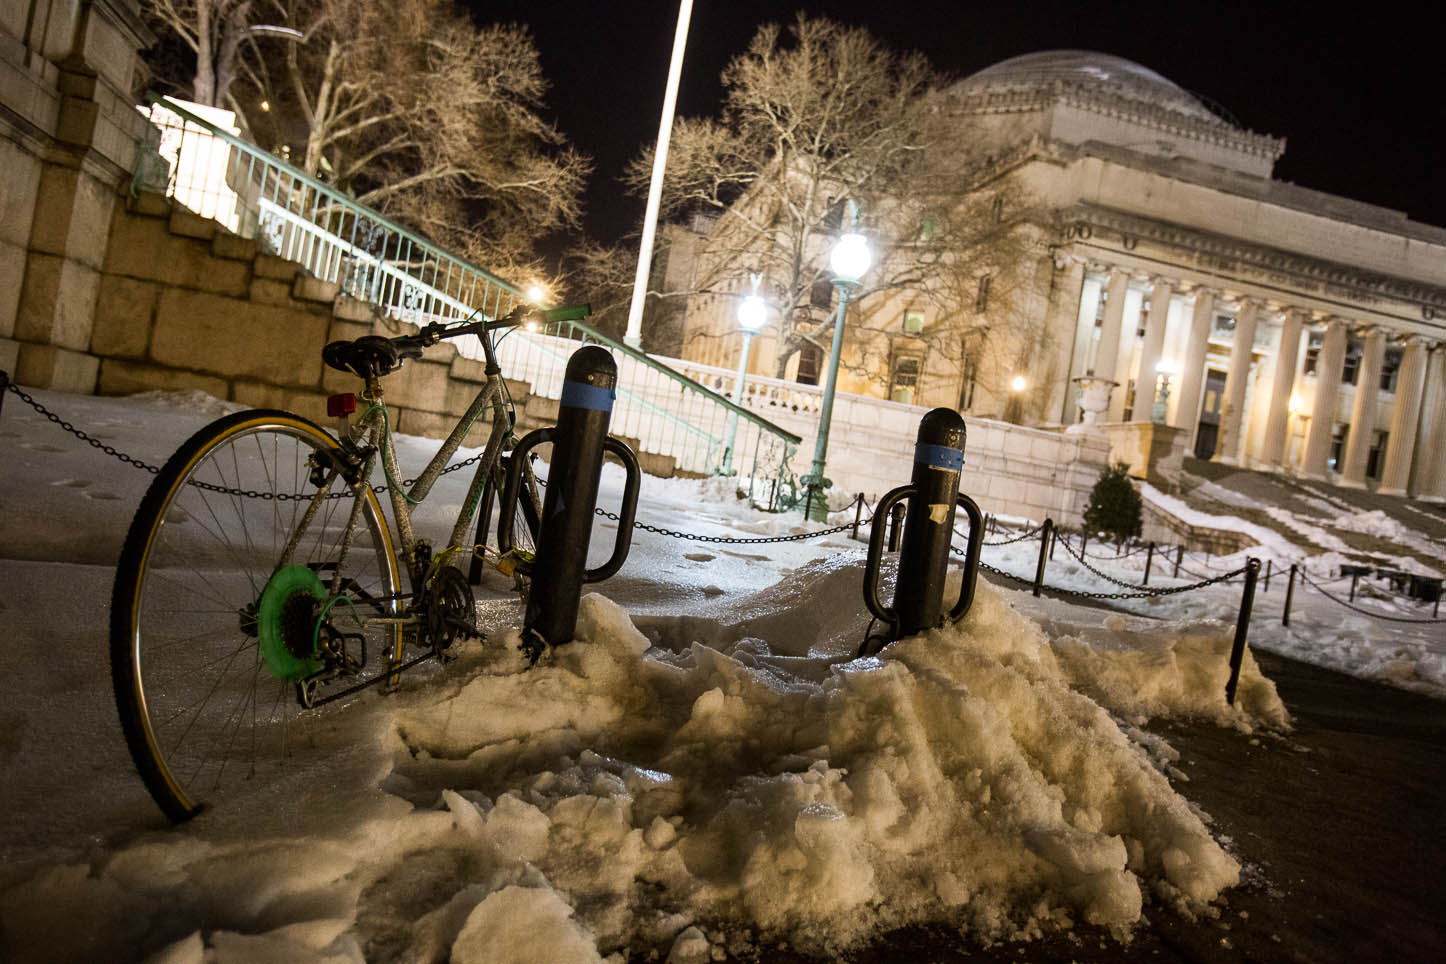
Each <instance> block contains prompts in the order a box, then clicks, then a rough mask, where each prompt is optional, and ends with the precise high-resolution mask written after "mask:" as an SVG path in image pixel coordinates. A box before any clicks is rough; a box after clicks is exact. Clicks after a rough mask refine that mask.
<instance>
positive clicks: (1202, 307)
mask: <svg viewBox="0 0 1446 964" xmlns="http://www.w3.org/2000/svg"><path fill="white" fill-rule="evenodd" d="M1219 294H1220V292H1218V291H1216V290H1214V289H1212V288H1205V287H1199V288H1196V289H1195V313H1194V314H1193V315H1191V317H1190V340H1189V341H1188V342H1187V343H1186V345H1185V361H1184V362H1183V364H1182V367H1181V369H1180V395H1179V399H1180V400H1179V401H1178V402H1176V403H1175V406H1176V407H1175V426H1176V427H1177V428H1183V429H1184V430H1185V447H1186V449H1189V447H1190V446H1192V445H1194V444H1195V432H1196V431H1197V430H1198V429H1199V428H1200V389H1201V387H1202V386H1203V385H1204V382H1205V353H1206V352H1207V351H1209V349H1210V324H1211V321H1212V319H1213V318H1214V316H1215V299H1216V297H1217V296H1218V295H1219Z"/></svg>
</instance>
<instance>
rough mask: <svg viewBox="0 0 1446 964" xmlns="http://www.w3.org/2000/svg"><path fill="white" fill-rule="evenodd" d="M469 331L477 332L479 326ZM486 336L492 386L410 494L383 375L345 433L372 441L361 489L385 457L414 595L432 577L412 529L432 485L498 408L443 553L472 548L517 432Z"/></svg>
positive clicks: (347, 541)
mask: <svg viewBox="0 0 1446 964" xmlns="http://www.w3.org/2000/svg"><path fill="white" fill-rule="evenodd" d="M467 327H468V328H475V327H476V326H467ZM471 333H477V332H475V331H468V330H463V328H462V327H460V326H459V327H458V328H457V329H455V330H453V331H451V332H446V333H444V334H443V336H442V337H456V336H458V335H462V334H471ZM480 335H481V337H480V338H479V341H481V342H482V346H483V352H484V354H485V356H486V360H487V366H486V373H487V382H486V384H484V385H483V386H482V388H481V389H479V390H478V392H477V395H476V397H475V398H473V399H472V403H471V404H470V405H469V406H468V407H467V410H466V412H464V413H463V415H462V417H461V418H460V419H459V420H458V422H457V424H456V425H455V426H454V427H453V428H452V431H451V432H450V433H449V434H448V435H447V437H446V439H444V440H443V442H442V445H441V447H440V448H438V449H437V452H436V454H434V455H433V456H432V459H431V461H429V462H428V463H427V465H426V467H425V468H424V469H423V470H422V473H421V474H420V475H419V476H417V479H416V481H415V482H413V483H412V487H411V489H410V490H403V489H402V487H401V484H400V482H399V481H398V480H399V479H400V478H401V471H400V469H399V468H398V465H397V457H396V450H395V448H394V447H393V446H392V445H391V444H390V439H389V435H390V427H389V425H388V421H387V416H386V409H385V406H384V404H383V400H384V397H385V392H384V390H383V389H382V385H381V377H379V376H375V375H373V376H368V377H367V378H366V380H365V386H364V388H363V390H362V392H361V395H360V398H361V399H362V401H364V402H365V403H366V405H367V407H366V409H365V410H364V411H363V412H362V414H361V416H360V417H358V418H357V419H356V421H355V422H353V423H351V424H350V425H349V426H347V428H346V430H345V431H344V432H342V433H341V441H342V444H343V446H344V447H345V446H356V445H357V444H358V443H360V442H361V441H362V440H363V439H365V440H366V442H367V443H368V453H367V456H366V458H365V460H364V461H363V462H362V464H361V469H360V472H359V473H358V475H357V481H356V483H355V485H358V486H360V485H367V484H369V480H370V478H371V472H372V468H373V466H374V465H375V459H376V457H377V454H378V453H381V458H382V465H383V469H384V471H385V474H386V477H387V481H388V486H387V494H388V496H389V498H390V500H391V505H392V515H393V517H394V518H395V520H396V521H395V525H396V531H397V537H398V542H399V545H397V546H395V547H394V553H395V554H396V555H397V556H398V557H399V558H400V560H402V561H403V562H404V563H405V568H406V569H407V572H408V574H409V576H410V578H411V582H412V592H413V593H416V592H419V591H420V589H421V584H422V582H423V581H424V579H425V576H426V573H425V572H424V571H419V570H418V567H417V565H416V563H417V555H416V549H417V545H418V541H417V536H416V531H415V530H414V528H413V527H412V513H413V512H414V511H415V507H416V506H418V505H420V504H421V503H422V502H423V501H425V499H426V498H427V495H428V494H429V493H430V492H431V490H432V486H433V485H434V484H435V483H436V481H437V479H438V478H440V477H441V475H442V471H443V469H444V468H445V467H446V465H447V462H448V460H449V459H451V457H452V456H453V455H454V454H455V453H456V451H457V449H458V448H459V447H460V446H461V444H462V440H463V439H464V438H465V437H466V435H467V433H468V432H469V431H470V430H471V429H472V426H473V425H475V424H476V423H477V420H478V419H480V418H481V417H482V415H483V413H484V412H485V411H486V410H487V408H488V407H489V406H490V407H491V409H492V430H491V433H490V434H489V435H488V438H487V444H486V447H485V448H484V449H483V452H482V455H481V457H480V460H479V461H478V464H477V471H476V472H474V473H473V476H472V482H471V485H470V486H469V487H468V489H467V495H466V498H464V499H463V501H462V506H461V509H460V510H459V511H458V513H457V520H456V522H455V524H454V525H453V527H452V532H451V535H450V536H449V538H448V540H447V545H446V547H445V548H444V550H443V551H444V552H447V551H450V550H454V549H456V548H460V547H461V546H463V545H465V544H467V542H466V541H465V540H466V536H467V530H468V528H469V527H470V526H471V524H472V520H473V519H474V518H475V516H476V513H477V508H478V503H479V502H480V501H481V497H482V492H483V489H484V487H485V485H486V483H487V478H488V475H489V474H490V473H491V471H492V469H493V466H494V465H495V464H496V463H497V460H498V458H499V457H500V455H501V451H502V446H503V445H504V444H505V443H506V441H507V438H508V436H509V435H511V432H512V424H511V418H510V416H509V414H508V412H507V406H506V404H505V401H504V397H505V391H506V390H505V386H504V385H503V383H502V369H501V366H500V365H498V363H497V357H496V354H495V353H494V351H493V348H492V341H491V338H490V337H488V335H487V332H486V330H485V326H484V327H483V330H482V331H481V332H480ZM333 478H334V476H333ZM330 481H331V480H330V479H329V480H328V482H327V484H326V485H323V486H322V487H321V488H320V489H319V490H318V491H317V493H316V494H315V496H314V497H313V499H312V502H311V505H309V506H308V507H307V510H306V514H305V516H304V518H303V520H302V523H301V525H299V526H298V527H297V532H298V534H299V533H300V532H302V531H304V530H305V529H306V528H307V527H308V525H309V524H310V522H311V518H312V516H313V515H314V514H315V513H316V511H317V508H318V507H319V506H320V505H321V503H322V502H323V501H324V500H325V499H326V498H328V496H329V490H330V488H331V486H330ZM529 497H532V498H534V499H535V497H536V492H535V490H534V491H533V492H531V493H530V494H529ZM361 502H362V500H361V499H360V498H357V499H356V500H355V502H354V504H353V506H352V510H351V515H350V517H349V518H348V520H347V528H346V533H345V535H344V536H343V540H342V545H341V550H340V556H341V557H342V558H343V559H344V558H345V557H346V554H347V552H348V551H349V549H350V548H351V534H352V532H353V531H354V530H355V527H356V524H357V522H358V521H359V519H360V514H361ZM296 538H297V536H293V540H295V539H296ZM295 548H296V547H295V544H294V541H293V542H292V543H289V544H288V545H287V546H286V547H285V549H284V550H283V552H282V564H284V563H285V561H286V560H287V559H288V558H289V557H290V556H291V553H292V552H293V551H294V549H295ZM336 578H337V579H338V580H339V579H340V578H341V567H340V566H338V571H337V577H336ZM339 591H340V587H339V586H337V585H334V586H332V587H331V592H332V593H333V594H335V593H337V592H339Z"/></svg>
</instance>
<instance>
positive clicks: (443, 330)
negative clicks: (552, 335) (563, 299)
mask: <svg viewBox="0 0 1446 964" xmlns="http://www.w3.org/2000/svg"><path fill="white" fill-rule="evenodd" d="M590 314H592V306H591V305H587V304H581V305H564V306H562V307H560V308H540V307H538V306H537V305H518V306H517V307H516V308H513V309H512V310H511V311H509V312H508V313H507V314H505V315H503V316H502V317H501V318H494V319H492V320H491V321H488V320H486V319H483V320H482V321H474V322H470V323H467V324H462V325H450V326H449V325H444V324H439V323H437V322H433V323H431V324H429V325H424V326H422V329H421V330H420V331H418V332H417V333H416V334H415V335H402V336H401V337H398V338H393V339H392V340H391V341H392V344H393V345H396V346H397V351H398V352H399V353H400V354H401V355H403V356H408V355H411V356H412V357H420V354H421V350H422V349H423V348H430V347H431V346H432V345H435V344H437V342H439V341H441V340H442V339H443V338H459V337H461V336H462V335H480V334H483V333H484V332H488V331H494V330H496V329H498V328H515V327H516V326H517V325H520V324H524V323H526V322H530V321H531V322H537V323H539V324H551V323H553V322H558V321H580V320H581V319H583V318H586V317H587V316H588V315H590ZM414 352H415V354H413V353H414Z"/></svg>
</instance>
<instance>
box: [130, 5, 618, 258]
mask: <svg viewBox="0 0 1446 964" xmlns="http://www.w3.org/2000/svg"><path fill="white" fill-rule="evenodd" d="M149 2H150V3H151V4H152V6H153V12H154V13H155V14H156V15H157V16H159V17H161V18H162V19H163V20H164V22H165V23H166V24H168V25H169V26H170V27H171V28H172V29H173V30H175V31H176V32H177V33H178V34H179V35H181V36H183V37H194V38H199V37H201V36H202V35H203V34H204V33H205V30H203V27H209V28H210V29H211V33H212V34H215V33H216V32H217V30H218V29H220V28H217V27H216V24H217V19H216V18H217V17H218V16H221V15H223V14H224V16H225V18H227V19H225V24H226V27H225V29H222V30H220V35H221V37H222V39H223V41H224V43H225V44H228V45H230V49H231V50H232V55H231V57H230V59H229V60H227V61H226V63H227V65H228V66H227V70H226V72H225V73H224V75H223V74H220V73H217V72H216V70H212V71H211V76H213V77H214V84H215V87H214V88H213V89H211V93H212V98H211V100H210V101H209V102H213V103H214V102H218V101H220V100H221V99H222V98H223V97H225V98H226V100H227V103H228V105H229V106H231V107H233V109H236V110H237V111H238V114H239V115H240V116H241V118H242V121H243V124H244V126H245V127H246V128H247V130H248V132H249V133H250V134H251V136H252V137H254V138H255V139H256V140H257V141H258V142H260V143H261V144H262V145H263V146H264V147H267V148H268V149H271V150H273V151H276V152H277V153H280V154H282V155H284V156H286V157H287V158H289V159H290V160H291V162H292V163H294V164H296V165H298V166H299V167H301V168H302V169H303V170H304V171H305V172H306V173H308V174H311V175H313V176H315V177H317V178H319V179H322V180H325V181H328V182H330V183H332V184H334V185H336V186H337V187H339V188H341V189H342V190H345V191H347V192H350V193H352V194H353V195H355V196H356V197H357V199H358V200H360V201H361V202H362V203H363V204H367V205H369V206H371V207H374V208H376V209H378V210H380V211H381V212H382V213H384V214H386V215H388V216H390V217H393V218H395V219H396V220H399V221H401V222H403V223H405V224H407V225H408V226H410V227H412V228H414V229H416V230H418V231H420V232H422V233H424V234H426V235H427V236H428V237H430V238H431V239H432V240H434V241H436V242H437V243H438V244H441V245H443V246H444V247H448V248H450V249H451V250H453V251H455V252H457V253H459V254H461V255H463V256H465V257H468V258H470V259H472V260H474V261H477V262H479V263H481V264H483V265H485V266H486V267H488V268H489V269H490V270H492V271H494V272H497V273H501V274H504V275H508V274H515V273H519V272H522V271H524V270H531V269H533V268H534V267H535V266H536V259H537V248H536V246H537V244H538V242H539V241H540V240H542V239H543V238H544V237H546V236H547V234H548V233H549V232H552V231H554V230H559V229H566V228H573V227H576V226H577V225H578V223H579V221H580V218H581V193H582V189H583V186H584V182H585V180H586V178H587V176H588V174H589V172H590V169H591V164H590V162H589V160H588V159H587V158H586V157H584V156H583V155H581V154H579V153H578V152H577V151H575V150H573V149H572V148H570V147H569V146H568V145H567V143H566V140H565V138H564V137H563V135H562V134H561V133H560V132H558V131H557V129H556V128H555V127H554V126H553V125H552V124H550V123H549V122H548V121H546V120H545V119H544V118H543V117H542V111H543V109H544V104H543V97H544V95H545V94H546V92H547V82H546V80H545V78H544V77H543V75H542V70H541V65H540V62H539V59H538V54H537V49H536V46H535V45H534V44H533V42H532V38H531V35H530V34H529V33H528V31H527V30H526V28H524V27H520V26H515V25H491V26H486V27H478V26H477V25H475V24H474V23H473V22H472V21H471V19H470V18H469V17H468V16H467V14H466V13H465V12H464V11H463V10H461V9H460V8H459V7H458V6H457V5H456V4H455V3H454V2H453V0H149ZM263 21H264V22H263ZM212 46H213V47H214V44H213V45H212ZM192 49H194V50H196V51H197V72H196V82H195V88H196V90H197V91H198V92H199V91H201V90H202V89H203V88H202V79H203V71H202V69H201V65H202V61H203V58H202V55H201V52H202V51H204V50H210V49H212V47H207V46H206V45H205V44H199V45H198V44H192ZM223 84H224V86H223Z"/></svg>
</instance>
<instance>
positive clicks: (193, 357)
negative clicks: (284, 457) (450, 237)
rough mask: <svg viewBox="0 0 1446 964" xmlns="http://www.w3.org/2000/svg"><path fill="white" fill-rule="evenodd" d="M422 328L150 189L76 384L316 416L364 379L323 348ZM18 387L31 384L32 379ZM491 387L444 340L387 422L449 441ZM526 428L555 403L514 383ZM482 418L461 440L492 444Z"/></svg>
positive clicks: (114, 245)
mask: <svg viewBox="0 0 1446 964" xmlns="http://www.w3.org/2000/svg"><path fill="white" fill-rule="evenodd" d="M413 330H415V328H414V327H413V326H410V325H406V324H404V323H401V322H397V321H395V320H394V319H391V318H388V317H384V316H380V315H378V314H377V313H376V311H375V310H374V309H373V308H372V307H371V306H370V305H368V304H366V303H365V302H362V301H359V300H357V299H355V298H352V297H350V296H348V295H346V294H343V293H342V292H341V290H340V288H339V286H338V285H336V284H335V283H333V282H329V281H323V280H321V279H318V278H315V277H311V276H310V275H308V274H307V273H306V272H305V271H304V270H303V269H302V267H301V266H300V265H298V264H295V263H293V262H290V261H286V260H284V259H281V258H278V257H276V256H274V255H271V254H268V253H267V252H266V251H265V250H263V249H262V247H261V246H260V245H259V243H258V242H257V241H255V240H253V239H249V238H242V237H238V236H236V235H234V234H232V233H230V232H229V231H227V230H226V229H225V228H224V227H223V226H222V225H220V224H219V223H218V222H216V221H213V220H210V219H207V218H203V217H201V216H200V215H198V214H195V213H194V212H192V211H190V210H189V209H187V208H186V207H184V206H182V205H180V204H178V203H175V202H173V201H172V200H171V199H170V198H168V197H166V196H165V195H162V194H156V193H147V192H142V193H140V194H138V195H136V196H135V197H132V198H130V199H129V200H128V201H127V203H126V204H125V205H124V206H122V205H117V209H116V212H115V214H114V216H113V219H112V225H111V234H110V242H109V244H108V246H107V250H106V254H105V259H104V264H103V268H102V270H101V277H100V281H99V293H98V297H97V300H96V307H95V320H94V325H93V326H92V331H91V336H90V342H89V346H88V350H87V351H84V352H71V353H70V355H71V356H73V357H71V358H69V359H68V364H69V365H70V366H71V367H72V368H74V369H75V371H74V372H72V375H73V376H74V377H73V378H71V379H70V380H71V381H72V382H74V387H75V389H76V390H79V391H84V392H94V393H97V394H103V395H122V394H131V393H134V392H140V391H147V390H151V389H182V388H184V389H201V390H202V391H205V392H207V393H208V394H210V395H214V396H216V397H217V398H222V399H226V400H229V401H234V402H239V403H241V404H243V405H248V406H255V407H265V408H284V409H287V410H289V411H294V412H296V413H297V414H300V415H304V416H306V417H308V418H312V419H315V420H318V421H321V420H324V419H325V418H326V399H327V397H328V396H329V395H332V394H334V393H337V392H345V391H355V390H356V388H357V383H356V379H354V378H351V377H349V376H347V375H344V374H342V373H340V372H336V371H332V370H331V369H329V368H326V367H325V366H324V365H323V364H322V362H321V349H322V346H323V345H325V344H326V343H327V342H328V341H332V340H335V339H342V338H348V339H349V338H358V337H361V336H362V335H366V334H371V333H373V332H375V333H378V334H401V333H403V332H406V331H413ZM17 380H18V381H21V382H22V383H23V382H24V381H25V373H24V371H23V370H22V371H20V372H17ZM485 382H486V372H485V370H484V365H483V363H482V362H480V361H476V360H474V359H470V358H465V357H463V356H461V355H460V354H458V352H457V349H456V347H455V346H453V345H451V344H442V345H438V346H436V347H435V348H433V349H431V350H429V351H428V353H427V357H425V358H423V359H421V360H418V361H412V362H409V363H408V364H407V365H406V366H405V367H404V368H403V369H402V370H401V371H399V372H397V373H396V374H395V375H393V376H392V377H390V378H389V379H388V380H387V383H386V388H387V403H388V406H389V407H390V408H392V410H393V420H392V427H393V428H394V429H395V430H397V431H400V432H406V433H408V434H414V435H423V436H427V437H431V438H442V437H444V436H445V435H446V434H447V432H448V431H450V430H451V428H452V426H453V425H455V423H456V420H457V418H458V417H459V416H460V415H461V414H462V413H463V412H464V411H465V410H466V408H467V406H468V405H469V404H470V403H471V401H472V399H473V398H474V397H475V396H476V394H477V392H478V390H479V389H480V388H481V387H482V385H483V384H484V383H485ZM507 385H508V389H509V391H510V393H511V396H512V399H513V402H514V404H515V407H516V412H517V416H518V432H519V434H520V433H521V432H524V431H527V430H530V429H532V428H538V427H542V426H546V425H552V424H554V423H555V422H556V420H557V411H558V402H557V401H556V400H555V399H549V398H545V397H543V396H541V395H537V394H534V393H533V391H532V386H531V385H529V384H528V383H526V382H523V381H517V380H514V379H508V380H507ZM487 431H488V429H487V426H486V424H482V425H479V426H477V427H474V428H473V429H472V431H471V432H470V433H469V435H468V437H467V439H466V444H468V445H480V444H482V443H483V442H485V440H486V434H487ZM628 441H629V444H631V445H632V446H633V448H634V451H637V452H638V458H639V463H640V465H641V466H642V468H643V470H644V471H646V472H649V473H650V474H653V475H661V476H670V475H672V474H673V473H674V459H673V458H672V457H671V456H663V455H657V454H654V453H649V452H642V451H639V450H638V446H637V444H636V440H628Z"/></svg>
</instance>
